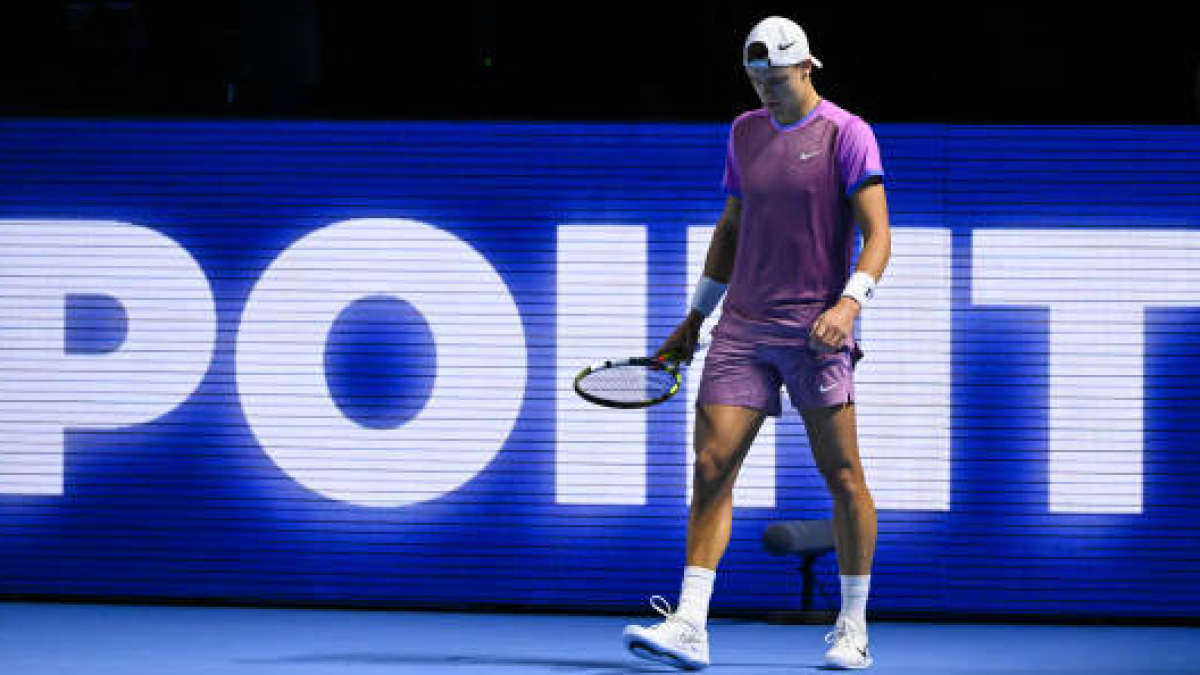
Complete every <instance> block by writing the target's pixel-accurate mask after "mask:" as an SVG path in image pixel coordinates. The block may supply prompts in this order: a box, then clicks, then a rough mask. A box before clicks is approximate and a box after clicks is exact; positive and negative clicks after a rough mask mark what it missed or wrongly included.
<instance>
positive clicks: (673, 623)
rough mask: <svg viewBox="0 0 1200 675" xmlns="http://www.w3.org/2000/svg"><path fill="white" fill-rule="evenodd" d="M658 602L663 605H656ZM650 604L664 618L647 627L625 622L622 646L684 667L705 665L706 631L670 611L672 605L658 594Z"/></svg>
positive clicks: (642, 654)
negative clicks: (626, 624) (623, 643)
mask: <svg viewBox="0 0 1200 675" xmlns="http://www.w3.org/2000/svg"><path fill="white" fill-rule="evenodd" d="M659 602H661V603H662V605H663V606H661V607H660V606H659V604H658V603H659ZM650 604H651V605H652V606H653V607H654V609H655V610H656V611H657V612H658V613H659V614H662V615H663V616H664V617H665V619H664V620H663V621H662V622H661V623H657V624H655V625H653V626H650V627H649V628H646V627H644V626H626V627H625V632H624V633H622V637H624V639H625V648H626V649H628V650H629V652H630V653H631V654H633V655H634V656H636V657H638V658H642V659H649V660H651V661H658V662H659V663H665V664H667V665H670V666H674V667H676V668H681V669H684V670H699V669H700V668H703V667H705V666H707V665H708V631H706V630H704V629H703V628H697V627H696V626H694V625H692V624H691V623H690V622H688V621H687V620H686V619H684V618H683V617H680V616H677V615H675V614H673V613H672V612H671V605H670V604H669V603H668V602H667V601H666V600H665V599H664V598H663V597H662V596H660V595H655V596H653V597H651V598H650Z"/></svg>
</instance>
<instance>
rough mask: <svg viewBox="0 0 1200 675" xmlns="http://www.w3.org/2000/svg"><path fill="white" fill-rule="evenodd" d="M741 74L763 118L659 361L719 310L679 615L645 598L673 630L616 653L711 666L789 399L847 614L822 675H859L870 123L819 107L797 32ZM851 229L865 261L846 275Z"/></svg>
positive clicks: (810, 62)
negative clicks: (716, 613)
mask: <svg viewBox="0 0 1200 675" xmlns="http://www.w3.org/2000/svg"><path fill="white" fill-rule="evenodd" d="M743 61H744V65H745V68H746V73H747V75H748V76H749V78H750V82H751V84H752V85H753V86H754V90H755V92H757V93H758V96H759V98H760V99H761V100H762V103H763V105H764V107H763V108H760V109H758V110H753V111H750V112H747V113H745V114H743V115H741V116H740V117H738V118H737V119H736V120H735V121H734V122H733V125H732V126H731V129H730V133H729V142H728V148H727V152H726V163H725V176H724V188H725V192H726V193H727V194H728V196H727V199H726V202H725V211H724V213H723V214H722V215H721V218H720V221H719V222H718V224H717V227H716V230H715V232H714V234H713V238H712V241H711V243H710V245H709V249H708V255H707V258H706V260H705V264H704V275H703V277H702V278H701V279H700V281H699V283H698V284H697V287H696V291H695V295H694V298H693V301H692V309H691V312H690V313H689V314H688V316H687V318H685V319H684V320H683V322H682V323H681V324H680V325H679V327H678V328H677V329H676V330H675V331H674V333H673V334H672V335H671V336H670V337H669V338H668V339H667V340H666V342H665V343H664V344H663V345H662V348H661V349H660V350H659V353H660V354H661V353H663V352H665V351H667V350H680V351H681V352H682V353H684V354H686V355H687V356H688V358H690V356H691V354H692V352H693V350H694V348H695V344H696V339H697V334H698V332H699V329H700V325H701V323H702V322H703V321H704V318H705V317H706V316H707V315H708V314H710V313H711V312H712V311H713V309H714V308H715V307H716V305H717V304H718V302H719V301H720V300H721V298H722V297H724V307H723V311H722V315H721V319H720V321H719V322H718V324H717V327H716V329H715V330H714V332H713V342H712V345H711V347H710V348H709V352H708V356H707V358H706V362H705V366H704V372H703V375H702V377H701V381H700V389H699V392H698V395H697V401H696V406H697V411H696V412H697V414H696V429H695V452H696V464H695V474H694V478H693V498H692V503H691V512H690V516H689V519H688V538H687V566H686V568H685V569H684V573H683V587H682V593H681V594H680V599H679V606H678V608H677V609H676V610H675V611H674V612H672V611H671V609H670V606H669V605H666V603H665V601H663V600H662V599H661V598H659V597H658V596H655V597H654V598H652V599H651V602H652V604H653V605H654V607H655V608H656V609H657V610H658V611H659V613H660V614H663V615H664V616H665V617H666V619H665V620H664V621H662V622H661V623H658V624H655V625H654V626H651V627H642V626H628V627H626V629H625V633H624V640H625V644H626V647H627V648H628V649H630V651H632V652H633V653H634V654H636V655H638V656H641V657H643V658H650V659H654V660H659V661H665V662H667V663H670V664H672V665H674V666H677V667H681V668H699V667H703V666H706V665H708V663H709V650H708V633H707V630H706V622H707V615H708V604H709V598H710V596H711V594H712V589H713V580H714V578H715V575H716V569H717V565H718V563H719V562H720V560H721V557H722V555H723V554H724V552H725V548H726V546H727V545H728V543H729V535H730V528H731V524H732V517H733V496H732V490H733V484H734V481H735V479H736V478H737V475H738V470H739V469H740V467H741V465H742V460H743V459H744V458H745V456H746V453H747V451H748V450H749V448H750V445H751V443H752V442H753V441H754V437H755V435H756V434H757V433H758V430H759V427H760V426H761V425H762V423H763V420H764V418H765V417H766V416H767V415H771V416H778V415H779V414H780V412H781V406H780V387H781V386H782V387H787V391H788V396H789V398H790V399H791V403H792V404H793V405H794V406H796V408H797V409H798V410H799V411H800V413H801V416H802V417H803V419H804V425H805V429H806V430H807V433H808V438H809V443H810V445H811V446H812V449H813V455H814V458H815V462H816V465H817V467H818V468H819V470H820V471H821V474H822V476H823V478H824V480H825V484H826V485H827V487H828V489H829V492H830V495H831V497H832V499H833V507H834V508H833V514H834V515H833V522H834V534H835V541H836V546H837V559H838V568H839V572H840V575H841V588H842V594H841V597H842V607H841V611H840V613H839V615H838V618H837V622H836V625H835V628H834V630H833V631H832V632H830V633H829V634H828V635H826V637H825V640H826V642H827V643H832V647H831V648H829V650H828V651H827V653H826V654H825V660H826V664H827V665H828V666H831V667H834V668H866V667H869V666H870V665H871V663H872V656H871V655H870V653H869V649H868V646H867V624H866V604H867V593H868V589H869V587H870V583H871V562H872V558H873V556H874V551H875V537H876V519H875V505H874V501H873V500H872V498H871V494H870V492H869V491H868V489H867V484H866V480H865V478H864V475H863V469H862V464H861V462H860V460H859V454H858V441H857V431H856V428H855V413H854V379H853V374H854V373H853V371H854V367H855V365H856V363H857V362H858V360H859V359H860V358H862V351H861V350H860V349H859V347H858V345H857V344H856V343H855V339H854V321H855V319H856V318H857V316H858V314H859V312H860V311H862V309H863V307H864V306H866V304H867V302H868V301H869V300H870V298H871V296H872V295H873V292H874V287H875V283H876V281H877V280H879V278H880V276H881V275H882V274H883V271H884V268H885V267H886V265H887V261H888V258H889V256H890V253H891V236H890V231H889V227H888V216H887V203H886V199H885V196H884V188H883V184H882V183H883V164H882V162H881V160H880V155H879V147H878V145H877V143H876V140H875V136H874V133H873V132H872V131H871V128H870V127H869V126H868V125H867V124H866V122H864V121H863V120H862V119H861V118H859V117H857V116H855V115H853V114H851V113H849V112H847V111H845V110H843V109H842V108H840V107H838V106H837V105H835V104H834V103H832V102H830V101H827V100H825V99H822V98H821V96H820V95H818V94H817V92H816V90H815V89H814V87H813V81H812V71H813V68H814V67H816V68H820V67H821V62H820V61H818V60H817V59H816V58H815V57H813V55H812V54H811V53H810V51H809V44H808V38H807V36H806V35H805V33H804V31H803V30H801V28H800V26H798V25H796V24H795V23H793V22H792V21H790V20H788V19H784V18H781V17H770V18H767V19H765V20H763V21H762V22H760V23H759V24H758V25H756V26H755V27H754V28H753V30H751V31H750V35H749V37H748V38H747V39H746V44H745V50H744V54H743ZM856 223H857V225H858V227H859V228H861V231H862V235H863V249H862V252H861V254H860V255H859V258H858V264H857V267H856V269H855V271H854V272H853V274H851V271H850V264H851V261H852V254H853V247H854V242H855V238H856V237H855V225H856ZM726 290H728V293H727V294H726Z"/></svg>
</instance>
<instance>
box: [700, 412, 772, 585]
mask: <svg viewBox="0 0 1200 675" xmlns="http://www.w3.org/2000/svg"><path fill="white" fill-rule="evenodd" d="M764 419H766V413H765V412H764V411H762V410H755V409H751V408H742V407H739V406H732V405H702V406H697V407H696V427H695V453H696V465H695V470H694V472H693V477H692V504H691V510H690V513H689V517H688V538H687V564H688V565H689V566H692V567H703V568H707V569H710V570H716V569H717V565H718V564H719V563H720V561H721V557H722V556H723V555H724V554H725V549H726V547H727V546H729V534H730V531H731V529H732V526H733V484H734V482H735V481H736V480H737V475H738V472H739V471H740V470H741V467H742V462H743V461H744V460H745V459H746V454H747V452H748V451H749V450H750V446H751V445H752V444H753V443H754V438H755V436H757V435H758V430H759V429H760V428H762V424H763V420H764Z"/></svg>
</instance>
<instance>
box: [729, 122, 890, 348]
mask: <svg viewBox="0 0 1200 675" xmlns="http://www.w3.org/2000/svg"><path fill="white" fill-rule="evenodd" d="M873 176H880V177H882V176H883V162H882V161H881V160H880V156H879V145H878V143H877V142H876V140H875V134H874V133H873V132H872V131H871V127H870V126H868V125H867V123H866V122H864V121H863V120H862V119H861V118H860V117H858V116H857V115H853V114H851V113H849V112H847V111H845V110H843V109H842V108H840V107H838V106H837V105H835V104H833V103H831V102H829V101H827V100H822V101H821V102H820V103H818V104H817V107H816V108H814V109H813V111H812V112H811V113H809V114H808V116H806V117H805V118H804V119H802V120H800V121H798V122H796V123H795V124H792V125H789V126H782V125H780V124H779V123H778V122H777V121H776V120H775V118H774V117H772V116H771V114H770V112H769V111H768V110H767V109H766V108H760V109H758V110H753V111H750V112H747V113H745V114H743V115H741V116H740V117H738V118H737V119H736V120H734V122H733V125H732V127H731V128H730V133H729V146H728V150H727V152H726V160H725V177H724V189H725V192H727V193H729V194H732V195H734V196H736V197H739V198H740V199H741V200H742V220H741V228H740V230H739V232H738V239H737V256H736V258H735V259H734V266H733V277H732V278H731V279H730V280H729V289H728V292H727V294H726V296H725V304H724V308H723V315H724V316H726V317H729V318H730V319H733V320H735V321H736V322H737V323H741V324H753V325H756V326H759V327H761V328H763V329H766V330H767V331H768V332H774V331H771V330H770V329H772V328H778V329H781V331H782V332H783V333H799V332H802V333H803V334H805V335H806V334H807V329H808V326H810V325H811V323H812V322H813V321H814V320H815V319H816V317H817V315H818V314H820V312H822V311H824V310H825V309H826V308H827V307H829V306H830V305H832V304H834V303H836V302H837V299H838V298H839V297H840V296H841V293H842V289H843V288H845V286H846V281H847V280H848V279H849V277H850V272H851V270H850V263H851V258H852V256H853V253H854V243H855V222H854V210H853V207H852V205H851V202H850V197H851V196H852V195H853V194H854V192H855V191H856V190H858V188H860V187H861V186H862V185H863V184H864V183H865V182H866V181H867V180H868V179H869V178H871V177H873ZM789 329H790V330H789Z"/></svg>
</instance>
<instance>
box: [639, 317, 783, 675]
mask: <svg viewBox="0 0 1200 675" xmlns="http://www.w3.org/2000/svg"><path fill="white" fill-rule="evenodd" d="M757 352H758V350H757V349H756V347H755V345H754V342H753V341H752V340H748V339H736V338H734V337H733V336H729V335H726V334H723V333H721V332H720V331H718V332H717V333H715V334H714V339H713V343H712V345H711V346H710V347H709V351H708V355H707V357H706V358H705V362H704V373H703V375H702V377H701V381H700V388H699V391H698V392H697V397H696V404H697V405H696V427H695V452H696V466H695V471H694V480H693V485H692V503H691V509H690V515H689V518H688V540H687V566H686V567H685V569H684V574H683V583H682V587H681V591H680V600H679V608H678V609H677V610H676V611H675V612H671V611H670V608H669V606H666V601H665V600H661V599H659V598H657V596H656V597H655V598H652V599H651V601H652V603H654V606H655V608H656V609H658V610H659V612H660V613H661V614H663V615H664V616H665V620H664V621H662V622H661V623H659V624H657V625H654V626H651V627H642V626H627V627H626V629H625V632H624V640H625V645H626V647H627V648H628V649H629V650H630V651H631V652H633V653H634V654H635V655H637V656H640V657H643V658H651V659H655V660H660V661H664V662H666V663H669V664H671V665H674V666H677V667H683V668H699V667H703V666H705V665H708V633H707V630H706V623H707V619H708V603H709V598H710V597H711V596H712V588H713V582H714V580H715V577H716V568H717V564H718V563H719V562H720V559H721V556H722V555H723V554H724V552H725V547H726V546H727V545H728V544H729V532H730V529H731V523H732V519H733V496H732V495H733V483H734V481H735V480H736V479H737V474H738V470H739V469H740V468H741V465H742V460H743V459H744V458H745V456H746V453H747V451H748V450H749V448H750V445H751V444H752V443H753V441H754V437H755V435H756V434H757V433H758V430H759V428H760V427H761V426H762V423H763V419H764V418H765V417H766V416H767V415H778V414H779V410H780V404H779V385H780V383H781V378H780V376H779V374H778V372H776V371H775V370H774V368H773V367H772V366H770V365H769V364H766V363H763V362H761V361H760V360H759V359H758V358H757Z"/></svg>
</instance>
